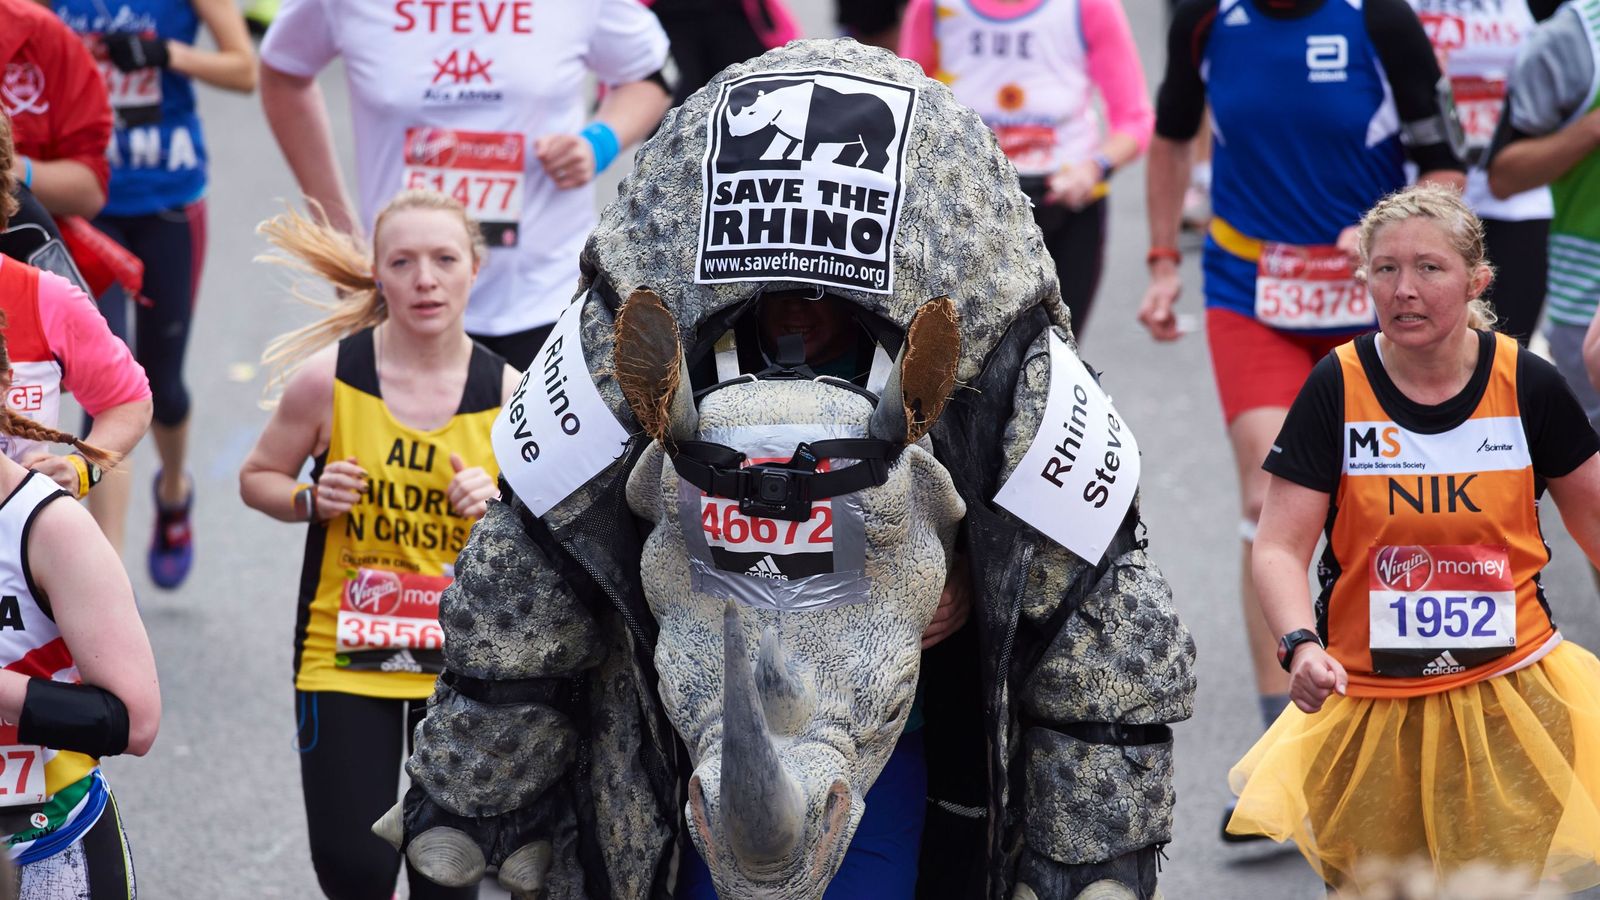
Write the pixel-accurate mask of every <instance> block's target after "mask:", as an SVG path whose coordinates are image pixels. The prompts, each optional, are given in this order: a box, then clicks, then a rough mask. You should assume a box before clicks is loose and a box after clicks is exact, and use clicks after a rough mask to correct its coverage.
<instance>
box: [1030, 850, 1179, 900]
mask: <svg viewBox="0 0 1600 900" xmlns="http://www.w3.org/2000/svg"><path fill="white" fill-rule="evenodd" d="M1158 852H1159V851H1158V850H1157V849H1156V848H1154V847H1145V848H1143V849H1140V850H1135V851H1133V852H1132V853H1125V854H1123V855H1121V856H1118V857H1116V858H1115V859H1112V860H1109V861H1107V862H1103V863H1094V864H1090V865H1067V864H1064V863H1060V862H1057V861H1055V860H1053V859H1050V858H1049V857H1046V856H1041V855H1039V854H1036V853H1034V852H1033V851H1032V850H1026V849H1025V850H1023V852H1022V860H1021V862H1020V863H1019V864H1018V866H1017V881H1016V886H1015V887H1014V888H1012V891H1011V900H1160V896H1161V892H1160V891H1159V890H1158V889H1157V888H1156V858H1157V855H1158Z"/></svg>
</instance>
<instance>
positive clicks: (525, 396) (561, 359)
mask: <svg viewBox="0 0 1600 900" xmlns="http://www.w3.org/2000/svg"><path fill="white" fill-rule="evenodd" d="M585 299H587V298H585ZM583 303H584V302H583V301H582V300H580V301H579V302H577V303H573V304H571V305H569V306H568V307H567V308H566V309H565V310H564V311H563V312H562V313H561V318H560V319H557V320H556V325H555V328H554V329H553V330H552V331H551V332H550V337H549V338H547V339H546V340H545V342H544V346H543V347H541V348H539V354H538V355H537V356H535V357H534V358H533V364H532V365H530V366H528V371H526V372H524V373H522V380H521V381H520V382H518V383H517V390H516V392H515V393H513V394H512V395H511V399H510V400H507V401H506V405H505V406H504V407H502V408H501V410H500V415H499V416H498V417H496V418H495V420H494V427H493V428H492V429H491V430H490V432H489V436H490V442H491V443H492V444H493V445H494V458H495V461H496V462H498V463H499V464H500V474H502V475H504V476H505V478H506V481H508V482H510V483H511V487H512V489H513V490H515V491H516V492H517V496H518V497H520V498H522V502H523V503H525V504H526V505H527V507H528V509H529V510H531V511H532V512H533V514H534V515H536V516H542V515H544V514H545V513H547V512H549V511H550V507H552V506H555V505H556V504H557V503H560V502H561V501H563V500H565V499H567V497H569V496H571V495H572V492H573V491H575V490H577V489H578V488H580V487H582V486H583V485H584V484H585V483H587V482H588V481H589V479H591V478H593V477H594V476H596V475H598V474H600V472H601V471H602V470H604V469H605V468H606V467H607V466H609V465H611V464H612V463H613V462H616V460H617V457H619V456H621V455H622V451H623V449H624V448H625V447H626V446H627V443H628V430H627V429H626V428H623V427H622V423H620V422H618V421H617V417H616V416H615V415H613V414H612V413H611V408H610V407H608V406H606V401H605V399H604V398H602V397H601V396H600V392H599V391H598V390H596V389H595V386H594V379H593V378H591V377H590V376H589V363H588V361H587V360H585V359H584V357H583V336H582V335H581V334H580V333H579V325H580V323H581V320H582V318H583Z"/></svg>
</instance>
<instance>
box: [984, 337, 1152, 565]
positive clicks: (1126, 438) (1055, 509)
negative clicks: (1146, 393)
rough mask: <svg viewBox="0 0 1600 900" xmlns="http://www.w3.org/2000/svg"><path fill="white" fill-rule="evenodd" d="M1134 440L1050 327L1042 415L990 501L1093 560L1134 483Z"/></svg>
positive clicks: (1136, 453) (1136, 465) (1112, 531)
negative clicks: (1024, 449) (1046, 390)
mask: <svg viewBox="0 0 1600 900" xmlns="http://www.w3.org/2000/svg"><path fill="white" fill-rule="evenodd" d="M1139 465H1140V464H1139V443H1138V442H1137V441H1135V440H1134V439H1133V430H1132V429H1130V428H1129V427H1128V426H1127V424H1126V423H1125V422H1123V421H1122V417H1121V416H1119V415H1117V411H1116V409H1114V408H1113V407H1112V406H1111V398H1110V397H1108V396H1106V393H1105V391H1102V390H1101V389H1100V384H1099V383H1098V382H1096V381H1095V380H1094V376H1092V375H1090V374H1089V369H1088V368H1087V367H1086V366H1084V364H1083V361H1082V360H1080V359H1078V355H1077V354H1076V353H1073V352H1072V348H1071V347H1069V346H1067V342H1066V341H1064V340H1062V339H1061V336H1060V335H1058V334H1056V333H1055V332H1054V331H1051V332H1050V392H1049V394H1048V395H1047V397H1046V400H1045V407H1044V421H1043V422H1042V423H1041V424H1040V426H1039V433H1038V434H1037V435H1035V436H1034V438H1033V443H1032V444H1031V445H1029V447H1028V451H1027V452H1026V453H1024V454H1023V456H1022V462H1020V463H1018V464H1017V469H1016V471H1014V472H1012V473H1011V477H1010V478H1007V479H1006V483H1005V484H1003V485H1001V486H1000V490H999V492H998V493H996V494H995V496H994V502H995V503H998V504H999V505H1001V506H1003V507H1005V509H1006V510H1007V511H1008V512H1010V513H1011V514H1012V515H1014V516H1016V517H1017V518H1019V519H1021V520H1022V521H1024V522H1027V523H1028V524H1029V525H1031V526H1033V527H1034V528H1035V529H1036V530H1038V531H1039V532H1040V533H1041V534H1043V535H1044V536H1045V537H1047V538H1050V539H1051V540H1053V541H1055V542H1056V543H1058V544H1060V545H1061V546H1063V547H1065V548H1067V549H1068V550H1071V551H1072V552H1073V553H1076V554H1078V555H1079V556H1081V557H1083V559H1084V560H1085V561H1087V562H1090V563H1099V562H1100V559H1101V557H1103V556H1105V553H1106V545H1107V544H1109V543H1110V542H1111V538H1112V536H1113V535H1115V534H1116V533H1117V527H1118V526H1119V525H1121V524H1122V517H1123V516H1125V515H1127V513H1128V506H1129V505H1130V504H1132V503H1133V494H1134V491H1135V490H1136V489H1137V488H1138V486H1139Z"/></svg>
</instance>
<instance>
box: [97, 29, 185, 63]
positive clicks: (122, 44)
mask: <svg viewBox="0 0 1600 900" xmlns="http://www.w3.org/2000/svg"><path fill="white" fill-rule="evenodd" d="M101 40H102V41H104V42H105V45H106V55H107V56H110V57H111V64H112V65H113V66H116V67H117V70H118V71H121V72H136V71H138V70H139V69H165V68H166V67H167V66H168V65H169V64H170V63H171V62H172V54H171V53H170V52H168V50H167V42H166V41H165V40H162V39H161V38H147V37H144V36H142V35H139V34H135V33H134V32H131V31H120V32H116V33H113V34H108V35H105V36H103V37H102V38H101Z"/></svg>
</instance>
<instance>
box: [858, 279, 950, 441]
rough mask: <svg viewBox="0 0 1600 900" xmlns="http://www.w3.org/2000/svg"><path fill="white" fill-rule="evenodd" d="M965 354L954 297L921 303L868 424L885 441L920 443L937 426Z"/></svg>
mask: <svg viewBox="0 0 1600 900" xmlns="http://www.w3.org/2000/svg"><path fill="white" fill-rule="evenodd" d="M960 357H961V331H960V329H959V326H958V320H957V318H956V308H955V305H954V304H952V303H951V302H950V298H949V297H936V298H934V299H932V300H929V301H928V302H927V303H924V304H922V307H921V308H920V309H918V310H917V314H916V315H915V316H913V317H912V319H911V327H910V328H907V329H906V342H905V346H903V347H901V348H900V356H899V358H898V359H896V360H895V363H894V371H892V372H890V373H889V381H888V383H887V384H886V385H885V386H884V389H883V397H882V398H881V399H879V401H878V408H877V409H876V410H875V411H874V412H873V414H872V421H871V423H870V424H869V425H868V426H867V430H868V433H869V434H871V435H872V436H873V437H875V438H879V439H881V440H886V441H894V442H904V443H907V444H912V443H916V442H917V441H918V440H921V439H922V436H923V435H925V434H927V433H928V432H929V431H931V430H932V429H933V426H934V423H935V422H937V421H939V415H940V414H941V413H943V412H944V406H945V402H946V401H948V400H949V398H950V392H951V391H952V390H954V389H955V384H956V364H957V362H959V360H960Z"/></svg>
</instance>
